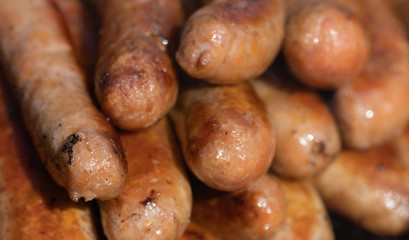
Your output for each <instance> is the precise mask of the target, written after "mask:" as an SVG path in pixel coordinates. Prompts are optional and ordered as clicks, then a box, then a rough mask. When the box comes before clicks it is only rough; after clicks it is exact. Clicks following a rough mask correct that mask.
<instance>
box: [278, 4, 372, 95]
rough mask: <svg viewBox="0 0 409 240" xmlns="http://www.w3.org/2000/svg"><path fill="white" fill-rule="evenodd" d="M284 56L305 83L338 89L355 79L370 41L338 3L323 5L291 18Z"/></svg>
mask: <svg viewBox="0 0 409 240" xmlns="http://www.w3.org/2000/svg"><path fill="white" fill-rule="evenodd" d="M284 55H285V57H286V60H287V63H288V65H289V67H290V69H291V70H292V72H293V73H294V74H295V75H296V76H297V78H298V79H299V80H300V81H302V82H303V83H305V84H307V85H309V86H311V87H314V88H321V89H336V88H339V87H341V86H343V85H345V84H346V83H348V82H350V81H352V80H353V79H355V78H356V77H357V76H358V74H359V73H360V72H361V71H362V70H363V68H364V66H365V64H366V61H367V59H368V55H369V42H368V39H367V36H366V32H365V30H364V29H363V27H362V25H361V23H360V22H359V20H358V19H357V18H356V17H355V16H354V14H353V13H352V12H351V11H349V10H348V9H347V8H345V7H343V6H342V5H339V4H334V3H329V2H321V3H317V4H312V5H309V6H307V7H304V8H303V9H302V11H300V12H297V13H296V14H293V15H292V16H289V19H288V22H287V25H286V31H285V38H284Z"/></svg>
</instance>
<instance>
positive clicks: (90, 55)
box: [52, 0, 98, 88]
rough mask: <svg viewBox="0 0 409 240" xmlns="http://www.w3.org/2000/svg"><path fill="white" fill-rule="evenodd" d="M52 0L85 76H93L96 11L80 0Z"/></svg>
mask: <svg viewBox="0 0 409 240" xmlns="http://www.w3.org/2000/svg"><path fill="white" fill-rule="evenodd" d="M52 1H53V3H54V5H55V7H56V8H57V10H58V11H59V13H60V15H61V17H62V18H63V21H64V23H65V24H64V25H65V26H66V28H67V33H68V36H69V39H70V42H71V44H72V46H73V49H74V52H75V55H76V57H77V59H78V62H79V63H80V64H81V66H82V67H83V68H84V70H85V71H86V72H87V76H93V71H94V68H95V62H96V55H97V42H98V21H97V19H98V18H97V16H96V12H95V11H94V9H91V7H90V6H88V4H86V3H85V2H83V1H80V0H52ZM87 79H88V77H87ZM89 85H91V81H89ZM92 85H93V83H92ZM90 88H91V86H90Z"/></svg>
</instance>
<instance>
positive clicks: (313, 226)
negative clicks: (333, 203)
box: [270, 179, 335, 240]
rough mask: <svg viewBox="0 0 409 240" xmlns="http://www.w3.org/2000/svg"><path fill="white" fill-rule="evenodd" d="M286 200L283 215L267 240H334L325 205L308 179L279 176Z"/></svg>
mask: <svg viewBox="0 0 409 240" xmlns="http://www.w3.org/2000/svg"><path fill="white" fill-rule="evenodd" d="M279 183H280V186H281V188H282V189H283V191H284V195H285V200H286V202H287V217H286V219H285V221H284V223H283V224H282V225H281V227H280V228H278V229H277V232H276V234H275V235H274V236H273V237H272V238H270V239H271V240H332V239H335V237H334V232H333V230H332V225H331V222H330V219H329V216H328V214H327V211H326V208H325V205H324V203H323V201H322V199H321V197H320V196H319V194H318V192H317V190H316V188H315V187H314V186H313V185H312V184H311V183H310V182H308V181H288V180H284V179H279Z"/></svg>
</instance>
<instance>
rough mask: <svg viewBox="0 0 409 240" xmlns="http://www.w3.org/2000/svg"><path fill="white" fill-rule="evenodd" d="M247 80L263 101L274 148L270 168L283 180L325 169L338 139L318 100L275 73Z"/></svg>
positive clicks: (336, 150)
mask: <svg viewBox="0 0 409 240" xmlns="http://www.w3.org/2000/svg"><path fill="white" fill-rule="evenodd" d="M278 68H280V69H283V68H284V67H281V66H277V68H276V69H274V70H272V71H269V72H268V73H267V74H266V75H265V76H263V77H262V78H259V79H254V80H252V81H250V83H251V85H252V86H253V87H254V89H255V91H256V92H257V94H258V96H259V97H260V99H262V101H263V102H264V104H265V106H266V108H267V113H268V117H269V120H270V124H271V126H272V128H273V129H274V130H275V132H276V140H277V147H276V153H275V156H274V160H273V164H272V169H273V170H274V171H275V172H276V173H277V174H279V175H280V176H283V177H288V178H296V179H300V178H307V177H311V176H313V175H315V174H317V173H318V172H320V171H322V170H323V169H325V168H326V167H327V166H328V165H329V164H330V163H331V162H332V161H333V160H334V159H335V157H336V155H337V154H338V153H339V151H340V150H341V137H340V134H339V132H338V128H337V124H336V121H335V119H334V117H333V116H332V113H331V112H330V110H329V108H328V107H327V106H326V104H325V103H324V102H323V99H321V97H320V96H319V95H318V94H317V93H315V92H313V91H311V90H309V89H307V88H304V87H301V86H298V85H296V84H295V81H294V79H291V76H289V74H287V73H285V72H283V71H281V70H277V69H278Z"/></svg>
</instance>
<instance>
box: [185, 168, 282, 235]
mask: <svg viewBox="0 0 409 240" xmlns="http://www.w3.org/2000/svg"><path fill="white" fill-rule="evenodd" d="M195 192H196V194H195V195H194V198H195V201H194V202H193V210H192V219H193V220H194V221H196V222H197V223H198V224H200V225H201V226H203V227H205V228H206V229H209V230H210V231H211V232H212V233H214V234H215V235H216V236H218V237H220V238H222V239H226V240H227V239H232V240H233V239H234V240H240V239H243V240H252V239H254V240H256V239H268V238H269V237H271V236H272V235H273V234H274V232H275V231H276V229H277V228H278V227H279V226H280V225H281V223H282V222H283V221H284V219H285V217H286V201H285V200H284V194H283V192H282V189H281V187H280V186H279V183H278V181H277V179H276V178H275V177H273V176H272V175H269V174H265V175H263V176H262V177H261V178H260V179H259V180H258V181H256V182H255V183H254V184H252V185H250V186H249V187H248V188H246V189H244V190H240V191H236V192H230V193H224V192H216V191H214V190H212V189H208V188H207V189H206V188H205V187H204V186H203V188H200V187H197V188H195Z"/></svg>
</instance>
